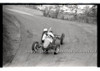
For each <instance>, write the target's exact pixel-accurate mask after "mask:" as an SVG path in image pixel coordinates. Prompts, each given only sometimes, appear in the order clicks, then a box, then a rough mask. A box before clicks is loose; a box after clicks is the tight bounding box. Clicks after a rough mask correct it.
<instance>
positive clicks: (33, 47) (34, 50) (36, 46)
mask: <svg viewBox="0 0 100 71" xmlns="http://www.w3.org/2000/svg"><path fill="white" fill-rule="evenodd" d="M38 48H39V43H38V42H34V43H33V45H32V52H34V53H36V52H37V51H38Z"/></svg>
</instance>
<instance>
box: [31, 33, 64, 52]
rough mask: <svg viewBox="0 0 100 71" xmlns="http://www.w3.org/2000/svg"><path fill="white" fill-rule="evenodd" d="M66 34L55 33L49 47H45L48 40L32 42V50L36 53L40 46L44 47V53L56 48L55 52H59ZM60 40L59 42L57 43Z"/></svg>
mask: <svg viewBox="0 0 100 71" xmlns="http://www.w3.org/2000/svg"><path fill="white" fill-rule="evenodd" d="M64 37H65V34H64V33H62V34H61V35H54V38H53V42H52V43H50V44H49V45H48V46H47V47H44V44H45V43H46V42H47V41H44V43H42V42H40V43H39V42H37V41H35V42H33V44H32V52H34V53H36V52H37V51H38V49H39V48H42V50H43V53H48V51H49V50H54V54H58V53H59V50H60V45H63V43H64V42H63V40H64ZM57 41H59V43H57Z"/></svg>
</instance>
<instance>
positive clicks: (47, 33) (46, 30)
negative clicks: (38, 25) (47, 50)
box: [42, 27, 54, 43]
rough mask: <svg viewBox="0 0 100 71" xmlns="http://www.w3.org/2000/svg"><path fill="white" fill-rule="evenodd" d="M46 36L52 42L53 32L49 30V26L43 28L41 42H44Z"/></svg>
mask: <svg viewBox="0 0 100 71" xmlns="http://www.w3.org/2000/svg"><path fill="white" fill-rule="evenodd" d="M46 38H49V41H50V42H51V43H52V42H53V38H54V34H53V32H52V31H51V27H50V29H49V30H48V29H47V28H45V29H44V30H43V34H42V43H43V42H44V40H45V39H46Z"/></svg>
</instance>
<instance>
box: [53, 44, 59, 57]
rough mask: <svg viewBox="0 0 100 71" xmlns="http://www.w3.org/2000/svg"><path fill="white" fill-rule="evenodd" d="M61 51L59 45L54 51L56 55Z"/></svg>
mask: <svg viewBox="0 0 100 71" xmlns="http://www.w3.org/2000/svg"><path fill="white" fill-rule="evenodd" d="M59 51H60V45H57V46H56V48H55V51H54V55H56V54H58V53H59Z"/></svg>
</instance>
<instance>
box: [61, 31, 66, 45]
mask: <svg viewBox="0 0 100 71" xmlns="http://www.w3.org/2000/svg"><path fill="white" fill-rule="evenodd" d="M64 37H65V34H64V33H63V34H62V35H61V39H60V44H61V45H62V44H63V43H64V42H63V40H64Z"/></svg>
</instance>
